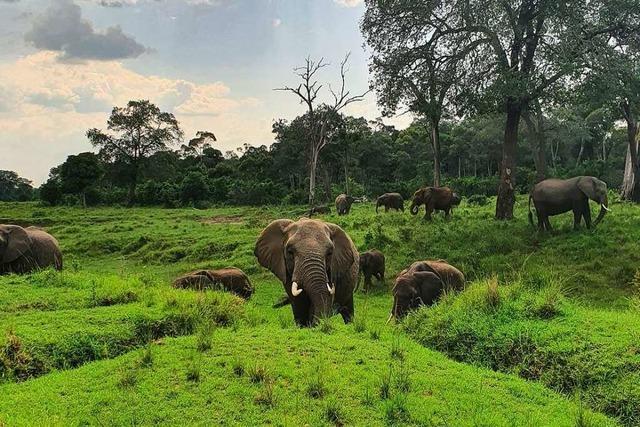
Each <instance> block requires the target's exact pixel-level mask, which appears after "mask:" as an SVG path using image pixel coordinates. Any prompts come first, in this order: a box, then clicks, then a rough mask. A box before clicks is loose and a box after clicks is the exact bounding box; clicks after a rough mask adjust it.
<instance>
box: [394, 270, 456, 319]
mask: <svg viewBox="0 0 640 427" xmlns="http://www.w3.org/2000/svg"><path fill="white" fill-rule="evenodd" d="M463 288H464V275H463V274H462V272H460V270H458V269H457V268H455V267H454V266H452V265H450V264H448V263H447V262H446V261H443V260H437V261H417V262H414V263H413V264H411V266H410V267H409V268H407V269H406V270H403V271H402V272H401V273H400V274H399V275H398V277H397V278H396V282H395V284H394V286H393V291H392V293H393V307H392V309H391V315H390V316H389V320H391V318H392V317H394V318H396V319H400V318H403V317H404V316H406V315H407V313H408V312H409V311H411V310H413V309H416V308H418V307H420V306H422V305H431V304H433V303H434V302H436V301H437V300H438V298H440V296H441V295H442V293H443V292H444V291H445V290H447V291H449V290H455V291H460V290H462V289H463Z"/></svg>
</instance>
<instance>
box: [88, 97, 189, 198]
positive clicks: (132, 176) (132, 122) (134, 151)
mask: <svg viewBox="0 0 640 427" xmlns="http://www.w3.org/2000/svg"><path fill="white" fill-rule="evenodd" d="M107 129H108V130H109V131H110V133H105V132H103V131H102V130H99V129H95V128H94V129H89V130H88V131H87V138H89V141H90V142H91V144H92V145H93V146H94V147H98V148H100V155H101V156H103V157H104V158H106V159H109V160H120V161H121V162H123V163H124V165H126V168H127V172H128V181H129V194H128V203H129V204H130V205H131V204H133V203H134V202H135V198H136V186H137V184H138V179H139V176H140V171H141V167H142V165H143V163H144V161H145V160H146V159H147V158H148V157H149V156H150V155H152V154H153V153H156V152H158V151H163V150H166V149H167V147H168V146H169V145H171V144H173V143H175V142H177V141H179V140H180V139H181V138H182V130H181V129H180V126H179V125H178V121H177V120H176V118H175V117H174V115H173V114H171V113H167V112H163V111H160V109H159V108H158V107H157V106H155V105H154V104H152V103H151V102H149V101H147V100H140V101H129V102H128V103H127V106H126V107H114V108H113V111H112V112H111V116H110V117H109V120H108V121H107Z"/></svg>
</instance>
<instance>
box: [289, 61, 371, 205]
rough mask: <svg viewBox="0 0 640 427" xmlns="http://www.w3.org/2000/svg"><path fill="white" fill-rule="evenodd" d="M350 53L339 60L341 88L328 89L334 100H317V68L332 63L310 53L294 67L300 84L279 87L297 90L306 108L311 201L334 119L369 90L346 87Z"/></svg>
mask: <svg viewBox="0 0 640 427" xmlns="http://www.w3.org/2000/svg"><path fill="white" fill-rule="evenodd" d="M349 56H350V55H349V54H347V55H346V56H345V57H344V59H343V60H342V62H341V64H340V89H339V90H338V91H334V90H333V89H332V88H331V85H329V92H330V93H331V96H332V98H333V100H332V101H331V102H329V103H321V104H318V95H319V94H320V91H321V90H322V88H323V86H324V85H322V84H320V83H319V82H318V80H317V74H318V72H319V71H320V70H321V69H323V68H325V67H327V66H328V65H329V64H328V63H326V62H324V59H323V58H320V60H318V61H315V60H312V59H311V58H309V57H307V59H306V60H305V65H303V66H301V67H296V68H294V73H295V74H296V75H297V76H298V77H299V78H300V80H302V82H301V83H300V84H299V85H298V86H297V87H289V86H285V87H283V88H279V89H276V90H281V91H287V92H291V93H293V94H295V95H296V96H297V97H298V98H299V99H300V102H301V103H302V104H304V105H305V106H306V108H307V113H306V114H305V117H306V126H305V129H306V139H307V141H308V144H309V145H308V151H309V205H310V206H314V204H315V192H316V173H317V169H318V160H319V158H320V153H321V151H322V150H323V149H324V148H325V147H326V146H327V144H329V143H330V141H331V137H332V135H333V133H334V132H335V128H334V126H332V123H335V122H336V121H337V119H338V116H339V115H340V111H341V110H342V109H343V108H345V107H346V106H347V105H349V104H352V103H354V102H359V101H362V100H363V99H364V97H365V96H366V94H367V93H368V92H369V91H366V92H364V93H362V94H360V95H351V92H350V91H349V90H347V88H346V73H347V71H348V63H349Z"/></svg>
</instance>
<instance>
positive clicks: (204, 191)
mask: <svg viewBox="0 0 640 427" xmlns="http://www.w3.org/2000/svg"><path fill="white" fill-rule="evenodd" d="M208 196H209V186H208V185H207V179H206V177H205V176H204V175H203V174H202V172H199V171H191V172H189V173H188V174H187V175H186V176H185V177H184V179H183V180H182V184H181V185H180V199H181V200H182V201H183V202H184V203H190V202H192V203H194V202H199V201H201V200H205V199H207V198H208Z"/></svg>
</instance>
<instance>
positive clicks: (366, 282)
mask: <svg viewBox="0 0 640 427" xmlns="http://www.w3.org/2000/svg"><path fill="white" fill-rule="evenodd" d="M369 288H371V273H369V272H367V273H365V275H364V291H365V292H369Z"/></svg>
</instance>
